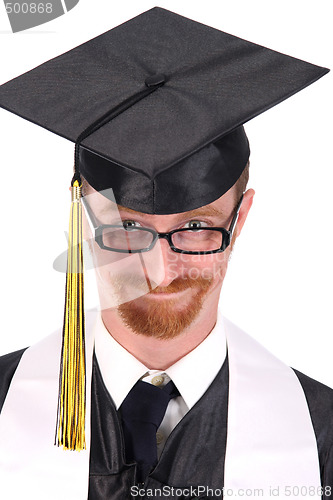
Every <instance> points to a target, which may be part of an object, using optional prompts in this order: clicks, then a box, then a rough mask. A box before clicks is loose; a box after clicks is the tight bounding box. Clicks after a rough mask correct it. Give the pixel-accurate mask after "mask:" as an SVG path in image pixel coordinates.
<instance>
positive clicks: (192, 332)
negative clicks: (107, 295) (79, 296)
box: [102, 301, 217, 370]
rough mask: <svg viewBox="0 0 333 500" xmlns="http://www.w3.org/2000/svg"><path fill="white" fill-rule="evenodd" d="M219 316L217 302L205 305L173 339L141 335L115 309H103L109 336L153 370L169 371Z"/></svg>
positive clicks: (204, 336)
mask: <svg viewBox="0 0 333 500" xmlns="http://www.w3.org/2000/svg"><path fill="white" fill-rule="evenodd" d="M216 318H217V303H216V301H215V302H213V303H211V304H209V305H208V304H205V305H204V306H203V308H202V309H201V311H200V313H199V314H198V316H197V318H196V319H195V321H193V323H192V324H191V325H190V327H188V328H187V329H186V330H184V332H182V333H181V334H180V335H178V336H177V337H175V338H173V339H170V340H161V339H158V338H154V337H148V336H145V335H138V334H136V333H134V332H133V331H132V330H130V329H129V328H127V327H126V325H124V323H123V321H122V320H121V318H120V316H119V314H118V313H117V310H116V309H107V310H104V311H102V320H103V323H104V325H105V327H106V328H107V330H108V331H109V333H110V335H112V337H113V338H114V339H115V340H116V341H117V342H118V343H119V344H120V345H121V346H122V347H124V349H126V350H127V351H128V352H130V353H131V354H132V355H133V356H135V357H136V358H137V359H138V360H139V361H140V362H141V363H143V364H144V365H145V366H146V367H147V368H148V369H150V370H166V369H167V368H168V367H169V366H171V365H173V364H174V363H176V361H178V360H179V359H181V358H182V357H184V356H186V354H188V353H189V352H191V351H193V349H195V348H196V347H197V346H198V345H199V344H200V343H201V342H202V341H203V340H204V339H205V338H206V337H207V336H208V335H209V333H210V332H211V331H212V329H213V328H214V325H215V323H216Z"/></svg>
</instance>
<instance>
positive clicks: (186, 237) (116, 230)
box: [83, 196, 243, 255]
mask: <svg viewBox="0 0 333 500" xmlns="http://www.w3.org/2000/svg"><path fill="white" fill-rule="evenodd" d="M242 201H243V196H242V197H241V199H240V201H239V203H238V204H237V206H236V208H235V213H234V216H233V218H232V221H231V223H230V226H229V229H226V228H224V227H195V225H194V226H193V227H192V228H181V229H175V230H173V231H170V232H168V233H159V232H157V231H155V230H154V229H150V228H148V227H136V226H134V225H133V226H131V225H128V226H126V225H125V221H124V223H123V224H101V225H97V223H96V219H95V217H94V215H93V213H92V211H91V208H90V207H89V205H88V203H87V201H86V200H85V199H84V198H83V203H84V206H85V208H86V211H87V214H88V218H89V219H90V224H91V226H92V228H93V230H94V236H95V241H96V243H97V244H98V245H99V246H100V248H102V249H103V250H109V251H111V252H120V253H142V252H149V250H152V248H154V246H155V244H156V242H157V240H158V239H160V238H161V239H162V238H163V239H166V240H167V242H168V243H169V245H170V248H171V250H173V251H174V252H178V253H184V254H191V255H203V254H211V253H219V252H223V251H224V250H225V249H226V248H227V247H228V246H229V245H230V242H231V239H232V235H233V232H234V229H235V226H236V223H237V219H238V215H239V210H240V207H241V204H242ZM129 222H130V221H129ZM194 222H195V221H194Z"/></svg>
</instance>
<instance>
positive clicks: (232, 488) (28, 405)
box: [0, 8, 333, 500]
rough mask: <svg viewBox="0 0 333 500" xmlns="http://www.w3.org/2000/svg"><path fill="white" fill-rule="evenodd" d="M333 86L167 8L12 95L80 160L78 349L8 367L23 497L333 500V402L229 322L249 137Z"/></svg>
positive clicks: (76, 193)
mask: <svg viewBox="0 0 333 500" xmlns="http://www.w3.org/2000/svg"><path fill="white" fill-rule="evenodd" d="M326 72H327V70H325V69H324V68H319V67H317V66H313V65H310V64H308V63H304V62H303V61H299V60H296V59H293V58H291V57H288V56H284V55H281V54H278V53H276V52H273V51H270V50H268V49H265V48H263V47H260V46H257V45H254V44H251V43H249V42H245V41H244V40H240V39H238V38H235V37H232V36H230V35H226V34H225V33H222V32H219V31H217V30H213V29H211V28H208V27H206V26H203V25H200V24H198V23H195V22H193V21H190V20H188V19H185V18H182V17H180V16H178V15H175V14H173V13H171V12H168V11H165V10H163V9H159V8H155V9H152V10H151V11H148V12H146V13H144V14H142V15H141V16H138V17H137V18H134V19H133V20H131V21H129V22H128V23H125V24H124V25H122V26H120V27H118V28H116V29H114V30H111V31H110V32H108V33H106V34H104V35H101V36H100V37H98V38H96V39H94V40H92V41H90V42H88V43H87V44H84V45H83V46H80V47H77V48H76V49H74V50H73V51H70V52H68V53H66V54H63V55H62V56H60V57H59V58H56V59H53V60H51V61H49V62H48V63H45V64H44V65H42V66H40V67H38V68H36V69H35V70H33V71H32V72H29V73H27V74H25V75H22V76H21V77H19V78H17V79H15V80H13V81H11V82H8V84H5V85H4V86H2V88H1V91H0V104H1V105H2V106H3V107H5V108H6V109H8V110H10V111H12V112H14V113H17V114H19V115H21V116H23V117H24V118H27V119H29V120H31V121H33V122H35V123H37V124H39V125H41V126H43V127H45V128H47V129H49V130H52V131H53V132H55V133H57V134H59V135H62V136H64V137H67V138H69V139H70V140H73V141H74V142H75V146H76V147H75V173H74V177H73V181H72V188H71V189H72V197H73V198H72V200H73V201H72V218H71V226H70V238H69V258H68V269H67V287H66V309H65V318H64V323H65V326H64V330H63V340H62V345H61V338H60V336H59V335H58V336H52V337H50V338H49V339H48V340H46V341H44V342H42V343H41V344H39V345H37V346H35V347H32V348H30V349H28V350H26V351H24V353H23V352H22V351H21V352H18V353H13V354H11V355H8V356H7V357H3V358H2V360H1V365H2V369H1V370H2V373H3V379H2V380H3V383H2V387H1V391H2V392H1V394H2V403H3V409H2V413H1V417H0V436H1V440H0V443H1V455H0V457H1V461H0V471H1V473H2V476H1V481H2V484H5V485H6V484H11V494H12V498H20V497H21V496H22V494H23V493H26V492H29V494H30V495H31V496H32V495H33V496H34V498H45V497H48V498H59V497H63V498H71V499H73V498H75V499H76V498H78V499H79V498H89V499H91V500H92V499H94V500H97V499H104V498H112V499H116V500H118V499H119V500H120V499H123V498H130V497H131V496H132V497H133V498H134V497H136V496H141V497H145V496H146V497H147V498H149V497H153V498H156V499H157V498H168V497H170V495H171V494H172V495H173V496H175V495H176V496H177V497H180V498H192V499H194V498H209V497H213V498H222V489H223V488H224V489H225V490H224V492H223V493H224V496H228V495H229V496H230V495H238V496H240V495H242V494H243V495H244V493H246V496H250V497H251V496H252V497H255V496H258V494H259V495H261V496H263V497H264V498H268V497H270V496H273V495H274V496H279V497H281V498H287V497H294V498H296V497H297V496H298V494H299V491H302V492H303V493H304V492H305V493H304V495H305V496H308V497H312V496H314V497H317V498H320V497H322V496H323V497H324V498H330V495H331V488H332V485H333V477H332V476H333V456H332V446H333V435H332V405H333V396H332V391H331V390H330V389H328V388H326V387H325V386H322V385H321V384H319V383H317V382H315V381H313V380H311V379H309V378H307V377H306V376H305V375H302V374H300V373H299V372H295V371H294V370H292V369H290V368H289V367H287V366H285V365H283V363H281V362H280V361H278V360H277V359H275V358H274V357H273V356H272V355H270V354H269V353H268V352H267V351H265V350H264V349H263V348H261V347H260V346H259V345H258V344H256V342H254V341H253V340H252V339H250V338H249V337H248V336H247V335H246V334H244V333H243V332H242V331H240V330H239V329H238V328H237V327H235V326H234V325H232V324H231V323H229V322H228V321H227V320H225V319H224V318H223V317H222V316H221V314H220V313H219V312H218V300H219V296H220V291H221V286H222V283H223V279H224V276H225V273H226V270H227V265H228V259H229V256H230V252H231V250H232V246H233V244H234V242H235V240H236V238H237V237H238V236H239V234H240V232H241V230H242V227H243V225H244V223H245V220H246V217H247V214H248V212H249V210H250V208H251V204H252V200H253V196H254V191H253V190H251V189H249V190H246V184H247V168H248V161H249V146H248V141H247V138H246V135H245V132H244V128H243V126H242V124H243V123H245V122H246V121H247V120H249V119H250V118H252V117H254V116H256V115H258V114H259V113H261V112H263V111H265V110H266V109H268V108H270V107H272V106H274V105H275V104H277V103H279V102H280V101H282V100H283V99H286V98H287V97H289V96H290V95H292V94H294V93H295V92H297V91H298V90H301V89H302V88H304V87H305V86H307V85H309V84H310V83H312V82H314V81H315V80H317V79H318V78H320V77H321V76H323V75H324V74H325V73H326ZM60 100H61V106H60V107H59V102H60ZM81 186H82V187H81ZM81 189H82V190H83V195H84V197H83V205H84V208H85V214H86V215H85V218H84V221H83V224H84V225H83V232H84V236H85V238H86V239H87V240H88V242H89V247H90V251H91V253H92V257H93V262H94V266H95V268H96V276H97V284H98V290H99V295H100V302H101V314H100V315H97V318H96V317H94V318H90V317H89V316H90V315H89V314H87V315H86V328H84V318H83V315H82V288H83V283H82V272H81V267H80V266H81V256H80V251H79V250H80V247H81V241H80V238H81V223H80V221H81V209H80V207H81V201H80V200H81V194H82V193H81ZM75 266H77V267H75ZM95 316H96V315H95ZM85 334H86V350H85V353H84V350H82V342H83V340H84V335H85ZM72 343H73V345H74V347H73V345H72ZM93 343H94V346H93ZM72 351H73V357H72V358H71V356H70V354H69V353H70V352H72ZM60 353H61V357H62V362H61V370H60V396H59V399H58V388H59V383H58V376H59V357H60ZM84 360H86V365H87V366H86V376H85V380H86V384H85V383H84V376H82V371H83V365H84ZM69 394H73V398H71V397H69V396H68V395H69ZM84 403H86V414H85V413H84V412H85V408H84V406H85V405H84ZM57 404H58V427H57V431H56V442H57V444H58V445H60V446H59V447H54V446H53V444H52V441H53V439H52V438H53V436H52V433H53V432H54V430H55V415H56V413H57ZM82 423H83V425H82ZM84 424H85V425H84ZM84 431H85V432H84ZM14 437H15V439H14ZM61 446H63V447H64V448H65V450H63V449H62V448H61ZM66 448H69V449H70V450H73V451H68V450H66ZM82 448H84V449H83V451H82ZM80 449H81V451H80V453H78V451H75V450H80ZM14 478H18V479H19V481H17V482H16V483H15V481H14ZM88 479H89V481H88ZM6 481H7V483H6ZM50 485H52V488H50ZM303 493H302V494H303Z"/></svg>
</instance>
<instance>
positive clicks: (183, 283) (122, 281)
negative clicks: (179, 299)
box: [114, 274, 213, 294]
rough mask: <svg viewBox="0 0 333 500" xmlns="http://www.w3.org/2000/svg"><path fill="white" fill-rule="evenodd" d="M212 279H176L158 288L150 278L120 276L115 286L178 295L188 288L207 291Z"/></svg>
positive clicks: (185, 277) (116, 278) (115, 280)
mask: <svg viewBox="0 0 333 500" xmlns="http://www.w3.org/2000/svg"><path fill="white" fill-rule="evenodd" d="M212 280H213V278H212V277H209V278H207V277H203V276H199V277H197V278H191V277H190V276H184V277H178V278H175V279H174V280H173V281H172V282H171V283H170V284H169V285H167V286H158V285H157V283H155V282H154V281H153V280H149V278H148V277H146V278H143V277H141V276H134V275H131V274H129V275H126V274H123V275H118V276H115V277H114V285H115V286H116V287H117V288H118V289H119V290H121V289H124V288H127V287H129V286H133V287H135V288H137V289H139V290H142V292H144V293H147V285H148V287H149V293H150V294H158V293H176V292H181V291H183V290H186V289H188V288H198V287H199V288H200V289H201V290H207V289H208V288H209V286H210V285H211V283H212Z"/></svg>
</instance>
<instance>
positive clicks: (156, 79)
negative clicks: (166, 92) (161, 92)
mask: <svg viewBox="0 0 333 500" xmlns="http://www.w3.org/2000/svg"><path fill="white" fill-rule="evenodd" d="M165 81H166V78H165V75H163V74H162V73H160V74H157V75H151V76H148V77H147V78H146V81H145V84H146V85H147V87H155V86H156V85H163V83H165Z"/></svg>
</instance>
